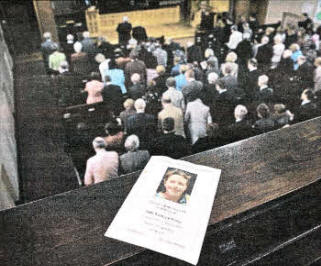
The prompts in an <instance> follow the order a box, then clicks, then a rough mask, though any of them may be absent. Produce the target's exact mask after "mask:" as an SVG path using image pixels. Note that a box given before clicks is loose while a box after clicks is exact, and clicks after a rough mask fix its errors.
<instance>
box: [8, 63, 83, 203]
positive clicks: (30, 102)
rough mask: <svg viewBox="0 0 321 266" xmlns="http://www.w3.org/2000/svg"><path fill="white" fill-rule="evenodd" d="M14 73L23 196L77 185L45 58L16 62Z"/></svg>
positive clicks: (31, 197)
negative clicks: (45, 67)
mask: <svg viewBox="0 0 321 266" xmlns="http://www.w3.org/2000/svg"><path fill="white" fill-rule="evenodd" d="M14 76H15V100H16V138H17V145H18V164H19V174H20V180H21V182H20V184H21V188H22V191H21V192H22V196H23V200H24V201H25V202H28V201H32V200H36V199H40V198H44V197H47V196H50V195H54V194H57V193H61V192H65V191H69V190H72V189H76V188H77V187H78V183H77V179H76V176H75V173H74V171H73V164H72V161H71V160H70V158H69V157H68V156H67V154H66V153H65V152H64V150H63V144H64V134H63V129H62V124H61V120H60V116H59V113H58V110H57V108H56V100H55V98H54V97H53V94H52V91H50V90H51V88H50V79H49V78H48V77H47V76H46V75H45V74H44V68H43V63H42V61H36V62H23V63H20V62H16V65H15V70H14Z"/></svg>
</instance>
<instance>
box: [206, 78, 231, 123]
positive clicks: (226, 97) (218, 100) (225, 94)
mask: <svg viewBox="0 0 321 266" xmlns="http://www.w3.org/2000/svg"><path fill="white" fill-rule="evenodd" d="M215 87H216V91H217V92H216V95H215V100H214V101H215V102H214V109H212V110H211V115H212V118H213V121H214V122H215V123H217V124H218V125H219V126H220V127H221V126H228V125H230V124H232V123H233V111H234V107H235V103H236V96H235V94H234V92H233V90H228V89H227V88H226V86H225V84H224V81H223V80H222V79H218V80H217V81H216V84H215Z"/></svg>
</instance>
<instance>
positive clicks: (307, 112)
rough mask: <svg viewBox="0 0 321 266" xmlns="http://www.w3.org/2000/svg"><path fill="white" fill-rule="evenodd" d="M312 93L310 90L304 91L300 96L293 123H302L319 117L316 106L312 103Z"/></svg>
mask: <svg viewBox="0 0 321 266" xmlns="http://www.w3.org/2000/svg"><path fill="white" fill-rule="evenodd" d="M314 98H315V96H314V93H313V92H312V90H310V89H306V90H304V91H303V92H302V94H301V100H302V103H301V105H300V107H299V108H298V110H297V112H295V116H294V119H295V122H303V121H305V120H308V119H312V118H314V117H316V116H318V115H320V111H318V108H317V105H316V104H315V103H314Z"/></svg>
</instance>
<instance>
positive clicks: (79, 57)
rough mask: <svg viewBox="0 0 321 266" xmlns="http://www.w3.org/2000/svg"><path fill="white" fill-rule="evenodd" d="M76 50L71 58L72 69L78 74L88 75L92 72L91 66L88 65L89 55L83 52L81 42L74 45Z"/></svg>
mask: <svg viewBox="0 0 321 266" xmlns="http://www.w3.org/2000/svg"><path fill="white" fill-rule="evenodd" d="M74 50H75V53H73V54H72V55H71V56H70V68H71V69H72V70H73V72H75V73H76V74H79V75H86V74H88V73H89V72H90V71H91V69H90V64H88V61H89V58H88V55H87V54H86V53H84V52H83V51H82V44H81V42H78V41H77V42H75V43H74Z"/></svg>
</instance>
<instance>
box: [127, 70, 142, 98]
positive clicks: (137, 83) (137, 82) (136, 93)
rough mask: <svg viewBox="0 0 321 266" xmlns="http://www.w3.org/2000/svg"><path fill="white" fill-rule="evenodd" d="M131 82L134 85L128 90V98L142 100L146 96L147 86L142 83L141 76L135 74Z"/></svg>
mask: <svg viewBox="0 0 321 266" xmlns="http://www.w3.org/2000/svg"><path fill="white" fill-rule="evenodd" d="M131 82H132V83H133V85H132V86H131V87H129V88H128V96H129V98H131V99H133V100H137V99H138V98H141V97H143V96H144V94H145V86H144V84H142V82H141V78H140V75H139V74H138V73H134V74H133V75H132V76H131Z"/></svg>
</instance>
